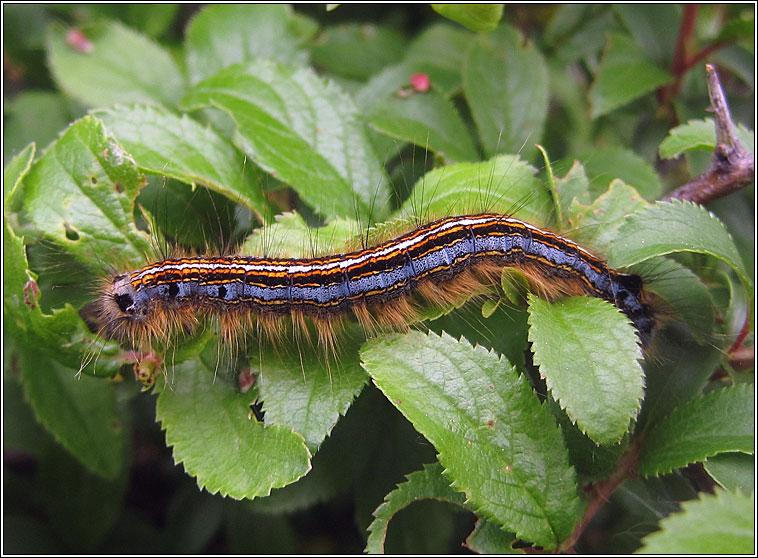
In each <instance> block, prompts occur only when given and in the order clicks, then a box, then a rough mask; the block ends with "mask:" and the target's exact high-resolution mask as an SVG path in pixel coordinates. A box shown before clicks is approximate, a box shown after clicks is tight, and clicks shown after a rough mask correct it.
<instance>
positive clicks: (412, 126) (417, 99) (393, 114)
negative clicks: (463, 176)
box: [368, 91, 479, 162]
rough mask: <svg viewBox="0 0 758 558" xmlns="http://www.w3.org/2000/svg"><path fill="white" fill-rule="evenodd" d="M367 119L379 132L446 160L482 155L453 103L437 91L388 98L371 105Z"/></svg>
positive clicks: (459, 159)
mask: <svg viewBox="0 0 758 558" xmlns="http://www.w3.org/2000/svg"><path fill="white" fill-rule="evenodd" d="M368 121H369V124H370V126H371V127H372V128H373V129H375V130H377V131H378V132H381V133H384V134H387V135H389V136H392V137H395V138H397V139H400V140H404V141H409V142H411V143H414V144H416V145H418V146H420V147H423V148H425V149H429V150H430V151H434V152H435V153H437V154H438V155H440V156H441V157H443V158H444V159H445V160H446V161H450V162H459V161H475V160H477V159H478V158H479V157H478V155H477V152H476V149H475V148H474V144H473V142H472V141H471V136H470V134H469V132H468V130H467V129H466V125H465V124H464V122H463V120H462V119H461V116H460V115H459V114H458V112H457V111H456V109H455V107H454V106H453V103H452V102H451V101H449V100H448V99H446V98H445V97H443V96H441V95H439V94H437V93H435V92H434V91H429V92H427V93H423V94H422V93H418V94H413V95H411V96H410V97H407V98H400V97H396V96H395V97H387V98H385V99H384V100H382V101H379V102H377V103H376V104H374V105H373V106H372V108H371V111H370V113H369V115H368Z"/></svg>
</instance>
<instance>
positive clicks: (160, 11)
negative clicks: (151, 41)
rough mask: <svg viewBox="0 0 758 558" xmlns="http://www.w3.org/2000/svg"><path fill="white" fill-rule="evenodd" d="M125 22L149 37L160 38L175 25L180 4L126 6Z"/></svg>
mask: <svg viewBox="0 0 758 558" xmlns="http://www.w3.org/2000/svg"><path fill="white" fill-rule="evenodd" d="M123 7H124V8H125V9H126V13H125V14H123V17H124V20H125V21H126V22H127V23H128V24H129V25H131V26H132V27H136V28H138V29H139V30H140V31H142V32H143V33H145V34H146V35H148V36H149V37H153V38H158V37H160V36H161V35H163V34H164V33H165V32H166V31H167V30H168V29H169V28H170V27H171V24H172V23H174V19H175V18H176V14H177V12H178V11H179V7H180V6H179V4H126V5H125V6H123Z"/></svg>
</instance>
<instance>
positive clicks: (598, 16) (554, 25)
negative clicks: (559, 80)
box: [542, 4, 621, 70]
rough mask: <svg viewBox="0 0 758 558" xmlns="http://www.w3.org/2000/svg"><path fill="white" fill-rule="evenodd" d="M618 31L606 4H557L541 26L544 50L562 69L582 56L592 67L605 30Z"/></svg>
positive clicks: (617, 25) (603, 41) (602, 42)
mask: <svg viewBox="0 0 758 558" xmlns="http://www.w3.org/2000/svg"><path fill="white" fill-rule="evenodd" d="M619 30H621V27H620V26H619V24H618V22H617V20H616V18H615V17H614V14H613V13H612V12H611V10H609V9H608V5H607V4H561V5H560V7H558V9H557V10H556V11H555V13H554V15H553V17H552V18H551V19H550V21H548V22H547V26H546V27H545V34H544V36H543V38H542V39H543V42H544V45H545V47H547V48H545V49H544V51H545V52H550V53H551V54H552V57H553V58H554V60H555V61H556V62H557V63H558V64H559V66H560V68H561V69H562V70H565V69H566V68H567V67H569V65H570V64H571V63H572V62H575V61H577V60H582V59H584V60H585V61H586V63H587V64H588V66H590V67H591V68H592V67H595V66H596V65H597V62H596V58H597V56H598V53H599V52H600V51H601V50H602V48H603V45H604V44H605V41H606V39H607V36H608V32H609V31H619Z"/></svg>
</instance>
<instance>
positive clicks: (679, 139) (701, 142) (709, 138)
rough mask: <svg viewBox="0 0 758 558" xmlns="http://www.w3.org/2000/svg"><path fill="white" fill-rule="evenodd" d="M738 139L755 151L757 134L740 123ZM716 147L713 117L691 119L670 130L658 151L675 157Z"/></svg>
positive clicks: (663, 155) (662, 154) (748, 148)
mask: <svg viewBox="0 0 758 558" xmlns="http://www.w3.org/2000/svg"><path fill="white" fill-rule="evenodd" d="M736 133H737V139H739V140H740V143H741V144H742V147H744V148H745V149H747V150H749V151H753V150H754V147H755V134H754V133H753V132H752V131H750V130H748V129H747V128H745V127H744V126H743V125H742V124H739V125H738V126H737V129H736ZM715 147H716V129H715V127H714V123H713V119H712V118H704V119H703V120H689V121H688V122H687V124H681V125H679V126H677V127H676V128H672V129H671V130H669V134H668V135H667V136H666V138H665V139H664V140H663V141H662V142H661V145H660V147H659V148H658V153H659V154H660V156H661V157H662V158H663V159H673V158H674V157H676V156H677V155H681V154H682V153H686V152H688V151H713V150H714V148H715Z"/></svg>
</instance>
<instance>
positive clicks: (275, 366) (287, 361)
mask: <svg viewBox="0 0 758 558" xmlns="http://www.w3.org/2000/svg"><path fill="white" fill-rule="evenodd" d="M358 346H359V342H358V341H357V339H355V338H350V337H349V336H348V335H346V333H345V332H342V333H341V334H340V344H339V346H338V348H337V349H336V350H337V351H338V353H337V354H336V355H334V354H329V353H328V351H329V348H328V347H323V346H318V347H310V346H309V344H308V343H307V342H306V343H303V346H300V347H297V351H292V350H290V351H287V350H283V349H282V348H276V349H274V348H270V349H268V350H266V351H265V352H263V354H262V356H261V358H260V360H259V359H257V358H254V359H253V360H252V361H251V362H250V366H251V370H253V371H255V370H257V369H260V377H259V380H258V382H257V384H258V389H259V393H260V397H261V399H263V410H264V412H265V419H264V420H265V424H266V426H270V425H279V426H287V427H290V428H292V429H293V430H294V431H295V432H297V433H299V434H301V435H302V436H303V438H305V442H306V444H307V445H308V448H309V449H310V450H311V452H312V453H315V452H316V450H317V449H318V447H319V445H320V444H321V442H322V441H323V440H324V438H325V437H326V436H327V435H328V434H329V433H330V432H331V430H332V428H333V427H334V425H335V424H336V422H337V420H338V419H339V417H340V416H341V415H344V414H345V413H346V412H347V410H348V408H349V407H350V405H351V404H352V402H353V399H355V397H356V396H357V395H358V394H359V393H360V391H361V390H362V389H363V386H364V385H365V384H366V381H367V380H368V378H367V376H366V374H365V372H364V371H363V370H362V369H361V367H360V363H359V362H358ZM325 352H326V354H325ZM259 363H260V364H259Z"/></svg>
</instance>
